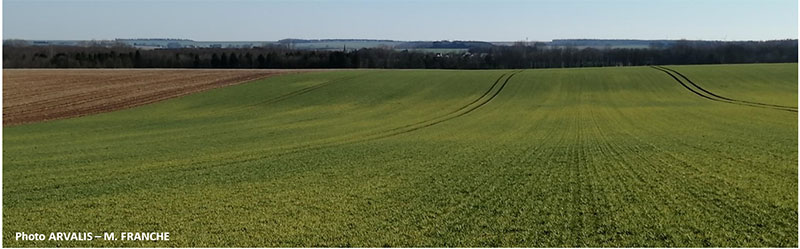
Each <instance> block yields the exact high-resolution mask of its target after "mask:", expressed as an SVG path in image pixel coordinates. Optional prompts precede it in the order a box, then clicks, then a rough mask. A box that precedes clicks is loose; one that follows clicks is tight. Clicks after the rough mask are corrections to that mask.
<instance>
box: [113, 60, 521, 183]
mask: <svg viewBox="0 0 800 249" xmlns="http://www.w3.org/2000/svg"><path fill="white" fill-rule="evenodd" d="M519 72H521V70H520V71H516V72H514V73H512V74H510V75H509V76H508V77H506V79H505V80H504V81H503V84H502V85H500V87H499V88H498V89H497V90H496V91H490V92H493V94H491V96H490V97H488V98H485V97H486V96H484V95H482V97H483V98H485V100H483V101H471V102H470V103H473V104H475V103H477V105H475V106H472V107H469V108H459V109H461V110H464V109H467V110H466V111H463V112H461V113H458V114H456V115H452V116H449V117H447V116H445V115H442V116H439V117H436V118H431V119H429V120H428V121H429V122H428V123H425V124H421V125H417V126H414V127H408V128H407V129H405V130H400V131H396V132H389V133H385V132H386V131H384V132H379V133H377V134H375V135H371V136H370V135H367V136H365V137H360V138H359V137H356V138H354V139H350V140H337V141H330V142H322V143H317V144H306V145H299V146H285V147H270V148H265V149H261V150H256V151H244V152H232V153H228V154H226V155H224V156H220V155H217V157H208V158H203V157H201V158H187V159H182V160H178V161H172V162H170V163H157V164H153V165H151V166H152V167H153V168H155V169H158V168H164V169H165V170H171V169H178V168H179V169H180V170H202V169H210V168H216V167H224V166H228V165H232V164H239V163H248V162H253V161H258V160H263V159H265V158H272V157H280V156H284V155H289V154H294V153H299V152H304V151H310V150H320V149H325V148H330V147H335V146H341V145H348V144H356V143H362V142H368V141H373V140H378V139H383V138H388V137H392V136H397V135H401V134H406V133H410V132H413V131H416V130H420V129H423V128H426V127H431V126H433V125H436V124H440V123H442V122H445V121H448V120H452V119H454V118H458V117H461V116H464V115H467V114H469V113H471V112H473V111H475V110H477V109H478V108H480V107H482V106H484V105H486V104H487V103H489V102H490V101H491V100H493V99H494V98H495V97H497V96H498V95H499V94H500V92H501V91H502V90H503V88H504V87H505V86H506V85H507V84H508V82H509V80H510V79H511V77H512V76H514V75H515V74H517V73H519ZM503 76H505V74H504V75H501V77H500V78H498V79H501V78H502V77H503ZM498 81H499V80H498ZM495 86H496V85H495ZM492 88H494V87H492ZM480 99H481V98H479V100H480ZM466 106H469V105H466ZM393 130H394V129H393ZM389 131H391V130H389ZM209 162H210V163H209ZM192 165H197V166H198V167H195V166H192ZM199 165H203V166H199ZM185 166H189V167H188V168H186V167H185ZM117 173H118V175H117V176H119V175H126V174H133V175H135V174H137V172H128V173H123V172H117ZM110 177H111V176H110ZM115 177H116V176H115ZM98 181H101V179H98Z"/></svg>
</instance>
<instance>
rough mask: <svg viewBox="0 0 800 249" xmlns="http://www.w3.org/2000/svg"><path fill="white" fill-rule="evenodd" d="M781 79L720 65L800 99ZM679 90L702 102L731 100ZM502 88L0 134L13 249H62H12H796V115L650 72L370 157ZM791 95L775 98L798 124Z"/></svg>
mask: <svg viewBox="0 0 800 249" xmlns="http://www.w3.org/2000/svg"><path fill="white" fill-rule="evenodd" d="M789 66H794V67H795V68H796V64H791V65H789ZM784 67H786V66H784V65H773V67H765V66H761V65H755V66H752V67H748V66H719V68H721V69H723V70H729V71H730V73H728V74H726V76H725V77H728V76H727V75H729V74H741V75H751V74H753V73H751V72H750V70H757V71H759V72H761V73H762V74H765V75H770V76H769V77H770V78H775V79H780V81H781V82H783V81H787V82H788V81H792V80H794V81H795V82H796V80H797V78H796V77H797V72H796V71H791V70H789V71H786V70H784V69H783V68H784ZM730 68H735V70H734V69H730ZM674 69H676V70H679V71H682V72H683V71H684V70H685V71H686V72H685V73H686V74H687V76H689V77H692V79H693V80H695V78H696V80H695V82H696V83H698V84H703V86H705V85H708V89H709V90H711V91H715V90H717V88H714V87H716V86H717V85H719V84H721V83H719V82H718V81H721V80H723V79H724V78H722V77H714V74H715V73H714V72H716V70H714V71H711V70H704V71H692V70H691V69H693V68H692V67H674ZM509 72H510V71H433V70H430V71H349V72H327V73H310V74H302V75H288V76H281V77H276V78H270V79H267V80H264V81H259V82H254V83H250V84H244V85H239V86H233V87H228V88H224V89H218V90H213V91H209V92H205V93H201V94H196V95H192V96H187V97H183V98H180V99H174V100H170V101H166V102H162V103H158V104H154V105H149V106H144V107H140V108H135V109H131V110H126V111H121V112H114V113H108V114H102V115H96V116H90V117H84V118H78V119H71V120H63V121H56V122H47V123H40V124H33V125H25V126H18V127H10V128H6V129H5V133H4V136H5V138H4V141H3V142H4V158H3V162H4V168H3V177H4V179H3V184H4V186H3V187H4V190H3V191H4V192H3V194H4V200H3V202H4V203H3V207H4V209H3V211H4V212H3V216H4V217H3V219H4V224H3V225H4V234H3V236H4V245H5V246H51V245H54V242H47V241H45V242H40V243H30V242H25V243H21V242H17V241H14V240H13V232H15V231H26V232H51V231H91V232H94V233H101V232H103V231H113V232H121V231H169V232H171V234H172V241H170V242H159V243H150V242H147V243H141V242H129V243H121V242H104V241H93V242H88V243H83V242H62V243H61V246H99V245H109V246H111V245H116V246H134V245H141V246H347V245H350V246H384V245H391V246H499V245H505V246H542V247H547V246H796V245H797V244H796V243H797V223H796V222H797V139H796V135H797V121H796V120H797V114H796V113H790V112H784V111H775V110H769V109H761V108H753V107H747V106H740V105H732V104H726V103H720V102H713V101H709V100H705V99H702V98H699V97H697V96H695V95H692V94H691V93H689V92H688V91H687V90H685V89H683V88H682V87H681V86H680V85H679V84H678V83H677V82H674V81H673V80H672V78H669V76H667V75H666V74H664V73H662V72H660V71H657V70H654V69H651V68H646V67H636V68H605V69H599V68H585V69H568V70H528V71H524V72H522V73H520V74H517V75H515V76H514V77H513V78H512V79H511V80H509V83H508V85H507V86H506V87H505V88H504V89H503V91H502V92H501V93H500V94H498V95H497V97H496V98H495V99H493V100H492V101H491V102H489V103H488V104H486V105H484V106H482V107H480V108H478V109H476V110H475V111H474V112H471V113H469V114H466V115H464V116H461V117H457V118H455V119H452V120H449V121H445V122H441V123H438V124H436V125H432V126H429V127H424V128H421V129H418V130H415V131H411V132H407V133H402V134H398V135H396V136H391V137H387V138H381V139H371V140H368V139H364V138H374V137H375V134H390V133H391V132H389V131H387V130H390V129H392V128H395V127H402V126H404V125H408V124H415V123H418V122H422V121H426V120H436V117H441V116H446V115H447V114H448V113H450V112H452V111H453V110H457V109H459V107H461V106H464V105H465V104H467V103H469V102H470V101H472V100H473V99H476V98H478V97H479V96H481V95H482V94H483V93H484V92H486V90H487V89H488V88H489V86H491V85H492V83H493V82H495V80H497V78H498V77H500V76H501V75H503V74H504V73H509ZM704 72H708V73H709V74H710V75H709V76H705V75H703V73H704ZM741 77H745V76H741ZM747 77H749V76H747ZM325 82H330V83H325ZM748 82H750V83H749V84H759V85H761V86H762V87H763V88H770V87H773V85H775V84H776V83H775V82H774V81H767V80H764V81H758V80H750V81H748ZM321 83H322V84H327V85H324V86H323V87H320V88H318V89H315V90H312V91H308V92H305V93H303V94H298V95H292V94H290V95H288V97H280V96H284V95H285V94H287V93H291V92H293V91H297V90H300V91H301V92H303V91H305V90H302V89H306V90H308V88H307V87H309V86H314V85H315V84H321ZM501 83H502V81H501ZM712 85H713V86H714V87H712ZM796 87H797V86H796V85H793V86H784V85H782V86H776V89H777V88H780V89H784V90H779V91H774V95H776V96H779V97H776V99H777V98H781V99H784V100H785V101H786V102H788V100H790V99H792V98H793V99H794V101H795V103H796V99H797V95H796V92H797V89H796ZM719 89H720V94H723V92H722V88H719ZM727 90H728V92H724V94H727V95H730V96H727V97H732V98H735V97H739V98H741V99H745V96H747V97H749V96H751V95H748V94H750V93H751V91H750V90H749V89H744V90H737V89H734V88H729V89H727ZM278 100H280V101H278ZM401 130H402V129H401ZM362 140H366V141H362ZM345 142H350V143H345Z"/></svg>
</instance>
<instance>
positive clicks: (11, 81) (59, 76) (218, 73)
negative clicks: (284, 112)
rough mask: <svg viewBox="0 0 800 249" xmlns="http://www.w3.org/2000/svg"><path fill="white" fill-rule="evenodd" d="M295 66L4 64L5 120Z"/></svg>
mask: <svg viewBox="0 0 800 249" xmlns="http://www.w3.org/2000/svg"><path fill="white" fill-rule="evenodd" d="M290 72H297V71H296V70H159V69H151V70H147V69H144V70H102V69H101V70H93V69H68V70H60V69H56V70H48V69H44V70H42V69H23V70H3V125H4V126H6V125H16V124H24V123H31V122H37V121H44V120H53V119H62V118H70V117H78V116H84V115H89V114H96V113H102V112H108V111H115V110H120V109H125V108H130V107H134V106H140V105H144V104H149V103H153V102H156V101H160V100H164V99H168V98H174V97H178V96H183V95H186V94H190V93H195V92H199V91H203V90H208V89H212V88H217V87H222V86H228V85H233V84H238V83H242V82H247V81H252V80H255V79H260V78H264V77H268V76H272V75H276V74H283V73H290Z"/></svg>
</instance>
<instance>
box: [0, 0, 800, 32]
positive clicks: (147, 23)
mask: <svg viewBox="0 0 800 249" xmlns="http://www.w3.org/2000/svg"><path fill="white" fill-rule="evenodd" d="M797 13H798V9H797V0H671V1H665V0H542V1H511V0H505V1H503V0H500V1H497V0H496V1H489V0H486V1H474V0H473V1H447V0H441V1H434V0H428V1H422V0H417V1H387V0H372V1H366V0H363V1H362V0H344V1H256V0H238V1H189V0H170V1H142V0H139V1H130V0H104V1H100V0H61V1H56V0H50V1H43V0H5V1H4V2H3V38H4V39H9V38H22V39H65V40H69V39H72V40H84V39H113V38H151V37H152V38H156V37H157V38H188V39H194V40H217V41H220V40H221V41H238V40H247V41H253V40H277V39H282V38H290V37H291V38H368V39H394V40H484V41H517V40H524V39H525V38H526V37H527V38H528V39H529V40H532V41H533V40H551V39H561V38H622V39H682V38H684V39H705V40H768V39H786V38H795V39H796V38H797Z"/></svg>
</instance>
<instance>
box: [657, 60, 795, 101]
mask: <svg viewBox="0 0 800 249" xmlns="http://www.w3.org/2000/svg"><path fill="white" fill-rule="evenodd" d="M658 67H660V68H663V69H666V70H667V71H670V72H673V73H676V74H678V76H680V77H681V78H683V79H684V80H686V81H687V82H689V84H691V85H692V86H694V87H696V88H697V89H700V91H703V92H704V93H707V94H709V95H711V96H714V97H717V98H719V99H724V100H728V101H733V102H740V103H746V104H753V105H762V106H768V107H775V108H786V109H793V110H795V111H797V107H793V106H785V105H774V104H766V103H760V102H753V101H747V100H738V99H731V98H727V97H723V96H720V95H717V94H714V93H712V92H710V91H708V90H706V89H704V88H703V87H701V86H699V85H697V84H696V83H694V82H693V81H692V80H691V79H689V78H688V77H686V75H684V74H682V73H681V72H678V71H676V70H674V69H671V68H668V67H664V66H658Z"/></svg>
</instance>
